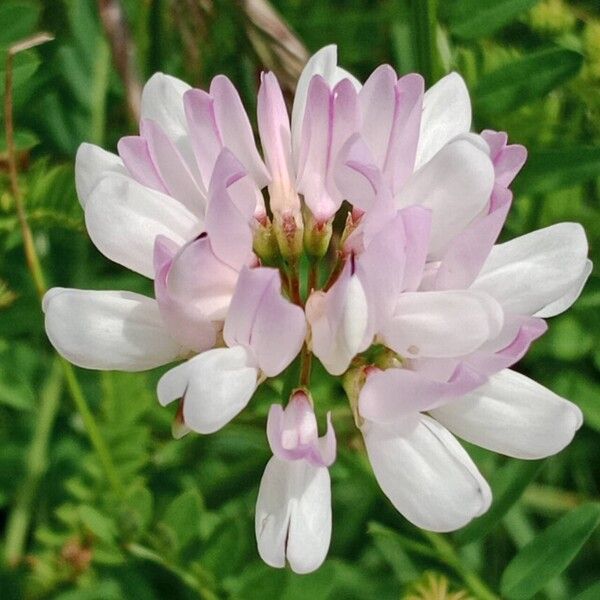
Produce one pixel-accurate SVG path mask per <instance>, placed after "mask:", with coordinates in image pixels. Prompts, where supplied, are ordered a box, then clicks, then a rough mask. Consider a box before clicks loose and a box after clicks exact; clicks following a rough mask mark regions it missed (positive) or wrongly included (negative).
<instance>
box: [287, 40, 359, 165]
mask: <svg viewBox="0 0 600 600" xmlns="http://www.w3.org/2000/svg"><path fill="white" fill-rule="evenodd" d="M315 75H320V76H321V77H323V79H324V80H325V81H326V82H327V83H328V84H329V86H330V87H333V86H335V85H336V84H337V83H338V82H339V81H341V80H342V79H349V80H350V81H351V82H352V85H353V86H354V87H355V89H356V90H359V89H360V82H359V81H358V80H357V79H356V78H355V77H354V76H352V75H351V74H350V73H348V72H347V71H345V70H344V69H342V68H340V67H338V66H337V46H335V45H330V46H325V47H324V48H321V50H319V51H318V52H316V53H315V54H313V55H312V56H311V57H310V58H309V60H308V62H307V63H306V65H305V67H304V69H303V71H302V73H301V74H300V78H299V79H298V85H297V86H296V93H295V95H294V105H293V107H292V148H293V153H294V158H295V161H296V162H297V161H298V156H299V153H300V138H301V135H302V129H303V121H304V116H305V108H306V99H307V97H308V88H309V85H310V82H311V80H312V78H313V77H314V76H315Z"/></svg>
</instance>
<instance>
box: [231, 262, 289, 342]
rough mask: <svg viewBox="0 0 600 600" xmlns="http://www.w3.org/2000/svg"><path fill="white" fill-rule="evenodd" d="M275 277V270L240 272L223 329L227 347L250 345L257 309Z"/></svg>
mask: <svg viewBox="0 0 600 600" xmlns="http://www.w3.org/2000/svg"><path fill="white" fill-rule="evenodd" d="M277 276H278V273H277V271H276V269H270V268H267V267H260V268H257V269H249V268H247V267H245V268H243V269H242V270H241V271H240V276H239V279H238V282H237V286H236V289H235V293H234V294H233V298H232V299H231V304H230V305H229V310H228V312H227V318H226V319H225V327H224V329H223V339H224V340H225V343H226V344H227V345H228V346H235V345H243V346H249V345H250V341H251V338H252V328H253V326H254V320H255V318H256V313H257V311H258V307H259V306H260V302H261V300H262V297H263V295H264V293H265V291H266V290H267V288H268V287H269V285H270V284H271V282H272V281H273V279H274V278H275V277H277Z"/></svg>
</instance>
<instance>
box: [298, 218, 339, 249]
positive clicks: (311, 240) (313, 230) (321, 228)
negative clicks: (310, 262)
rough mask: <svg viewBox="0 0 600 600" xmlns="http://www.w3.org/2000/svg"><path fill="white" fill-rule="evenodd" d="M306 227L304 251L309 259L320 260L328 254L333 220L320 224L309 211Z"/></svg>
mask: <svg viewBox="0 0 600 600" xmlns="http://www.w3.org/2000/svg"><path fill="white" fill-rule="evenodd" d="M305 222H306V227H305V228H304V249H305V250H306V253H307V254H308V256H309V257H311V258H314V259H319V258H322V257H323V256H325V254H327V250H328V248H329V242H330V241H331V234H332V232H333V219H329V220H328V221H324V222H318V221H316V219H315V218H314V217H313V216H312V213H310V212H309V211H307V214H306V215H305Z"/></svg>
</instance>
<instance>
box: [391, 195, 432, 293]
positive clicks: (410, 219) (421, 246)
mask: <svg viewBox="0 0 600 600" xmlns="http://www.w3.org/2000/svg"><path fill="white" fill-rule="evenodd" d="M399 213H400V214H401V215H402V220H403V221H404V235H405V237H406V264H405V266H404V282H403V289H404V290H406V291H409V292H412V291H415V290H417V289H418V288H419V285H420V284H421V280H422V279H423V273H424V270H425V263H426V261H427V250H428V248H429V238H430V235H431V219H432V212H431V210H430V209H427V208H424V207H422V206H407V207H406V208H403V209H402V210H400V211H399Z"/></svg>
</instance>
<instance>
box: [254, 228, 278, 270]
mask: <svg viewBox="0 0 600 600" xmlns="http://www.w3.org/2000/svg"><path fill="white" fill-rule="evenodd" d="M256 225H257V226H256V230H255V231H254V239H253V242H252V249H253V250H254V252H255V253H256V255H257V256H258V258H260V260H261V262H262V264H263V265H266V266H269V267H273V266H276V265H277V262H278V260H279V256H280V255H279V247H278V245H277V238H276V237H275V231H274V230H273V223H271V221H270V220H269V218H268V217H266V218H265V220H264V222H259V221H257V222H256Z"/></svg>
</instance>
